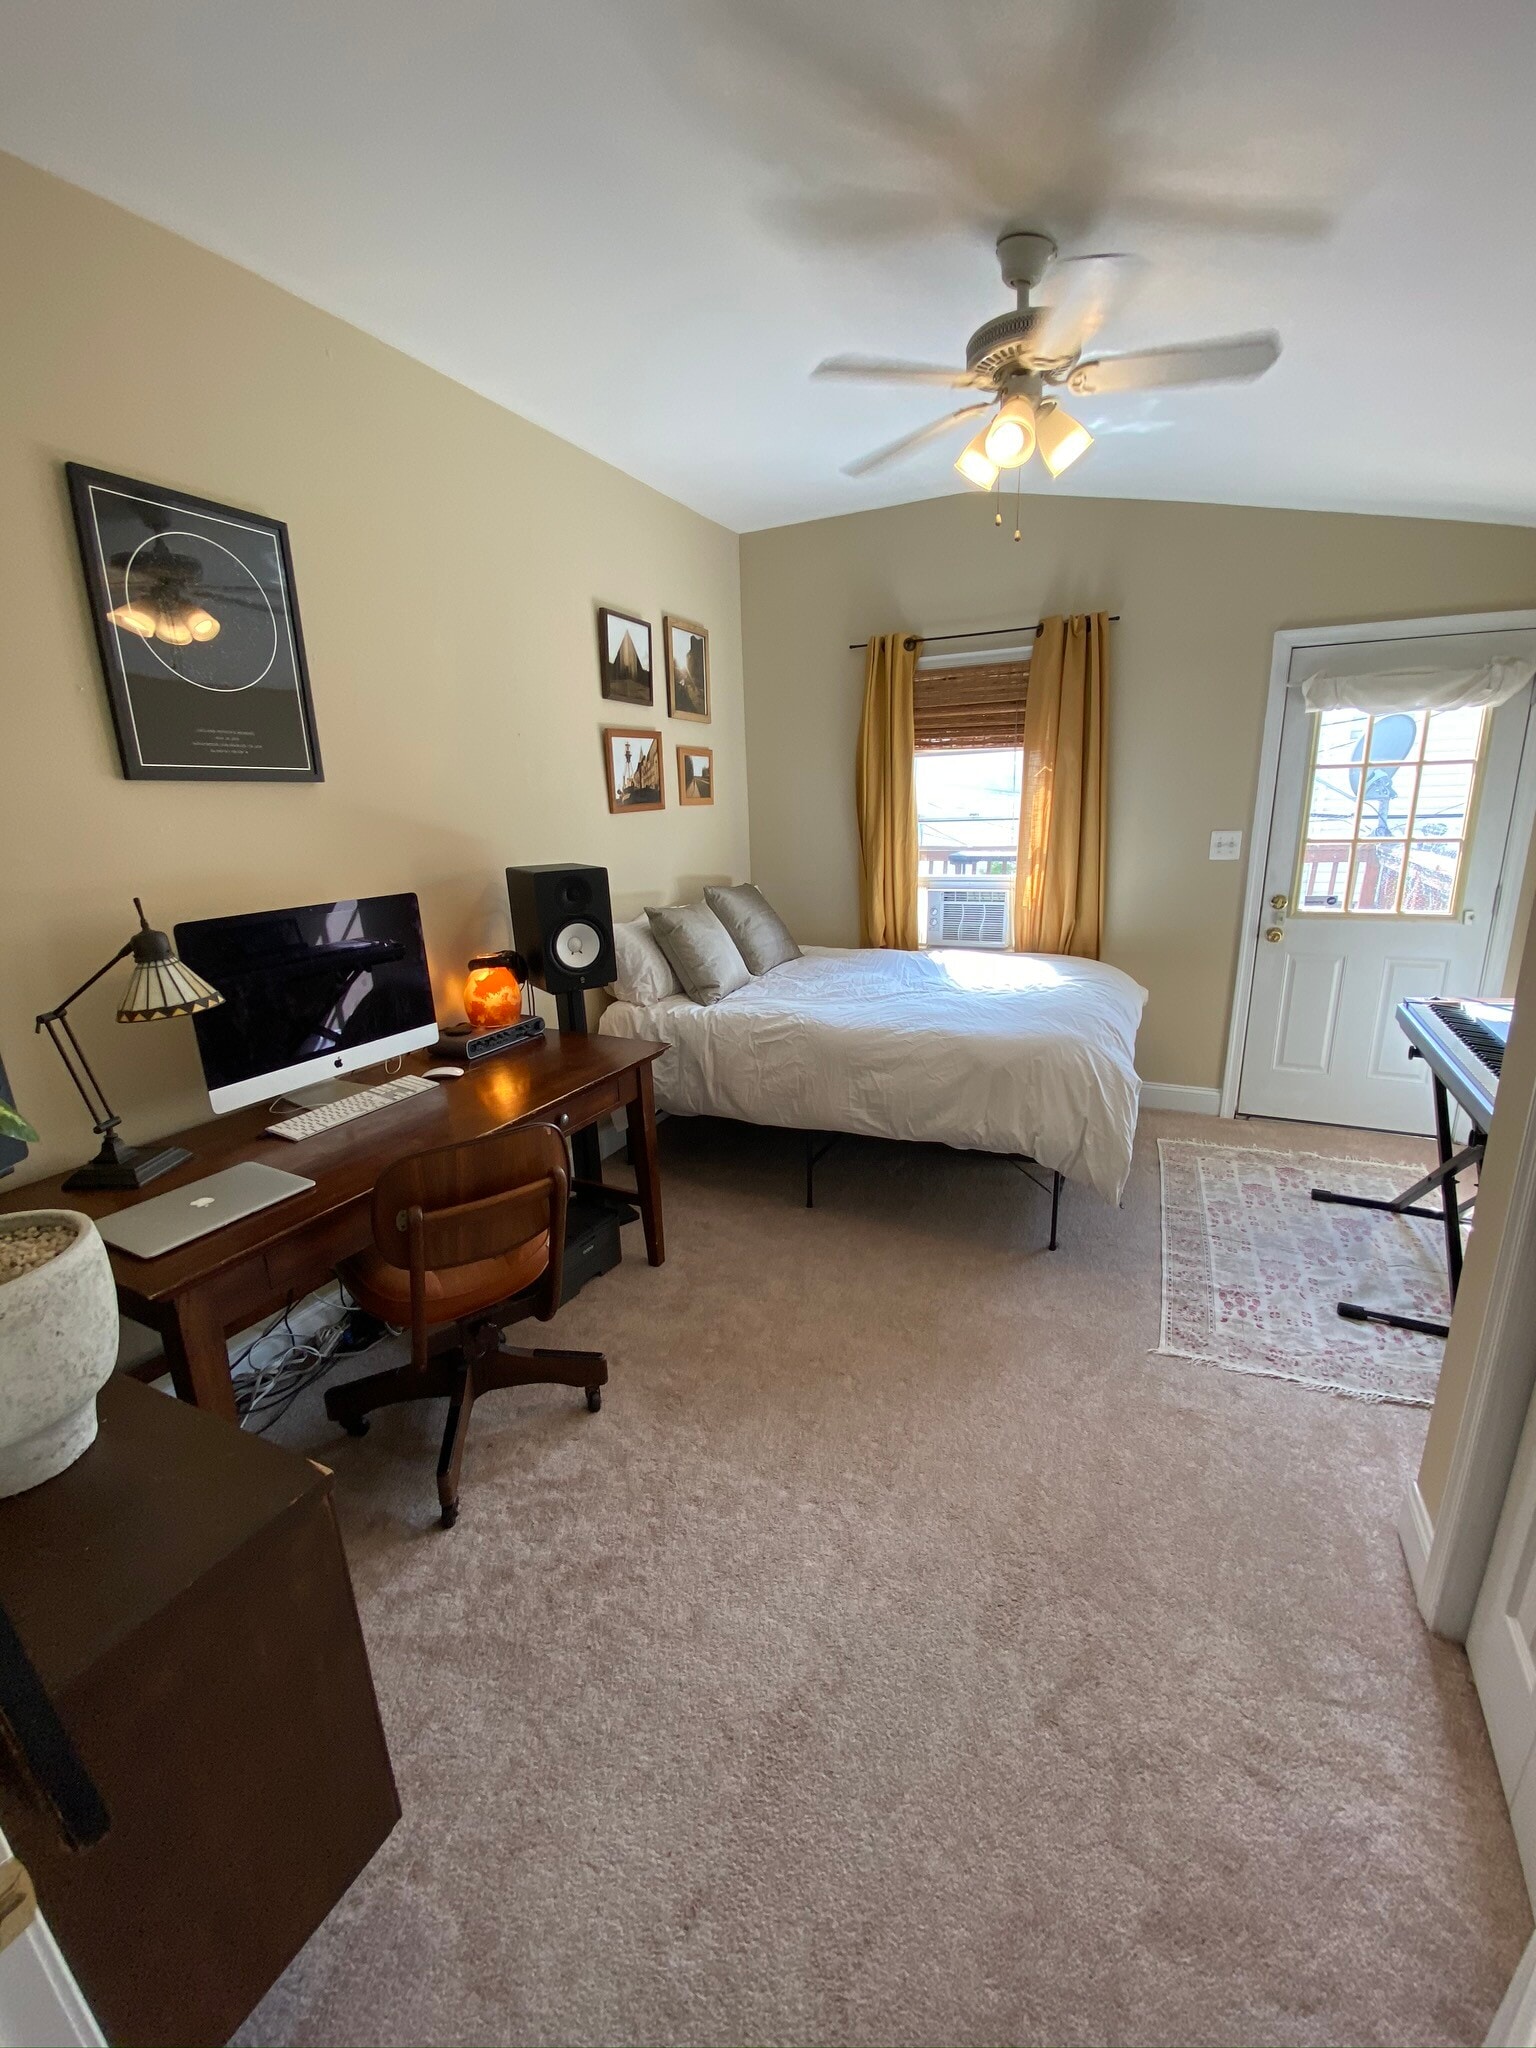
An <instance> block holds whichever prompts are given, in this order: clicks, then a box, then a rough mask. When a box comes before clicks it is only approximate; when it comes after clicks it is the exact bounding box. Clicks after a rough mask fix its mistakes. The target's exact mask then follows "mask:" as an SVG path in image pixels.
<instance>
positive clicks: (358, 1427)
mask: <svg viewBox="0 0 1536 2048" xmlns="http://www.w3.org/2000/svg"><path fill="white" fill-rule="evenodd" d="M341 1426H342V1428H343V1429H344V1430H345V1431H346V1432H347V1435H348V1436H366V1435H367V1434H368V1418H367V1416H366V1415H358V1416H354V1417H353V1419H352V1420H351V1421H350V1422H344V1423H343V1424H342V1425H341Z"/></svg>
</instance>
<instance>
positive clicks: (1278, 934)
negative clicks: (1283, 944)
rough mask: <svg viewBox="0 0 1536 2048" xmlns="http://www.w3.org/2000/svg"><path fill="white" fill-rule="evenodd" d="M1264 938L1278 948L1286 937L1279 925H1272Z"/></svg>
mask: <svg viewBox="0 0 1536 2048" xmlns="http://www.w3.org/2000/svg"><path fill="white" fill-rule="evenodd" d="M1264 936H1265V938H1266V939H1268V941H1269V943H1270V944H1271V945H1272V946H1278V945H1279V943H1280V941H1281V940H1282V939H1283V938H1284V937H1285V933H1284V932H1283V931H1282V930H1281V929H1280V927H1279V925H1277V924H1272V925H1271V926H1270V928H1269V930H1268V931H1267V932H1266V933H1265V934H1264Z"/></svg>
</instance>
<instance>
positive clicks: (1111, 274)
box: [1030, 256, 1139, 363]
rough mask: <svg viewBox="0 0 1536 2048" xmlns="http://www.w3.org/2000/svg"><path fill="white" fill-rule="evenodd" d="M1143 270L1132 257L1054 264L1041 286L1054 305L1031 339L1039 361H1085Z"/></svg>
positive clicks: (1079, 258)
mask: <svg viewBox="0 0 1536 2048" xmlns="http://www.w3.org/2000/svg"><path fill="white" fill-rule="evenodd" d="M1138 268H1139V266H1138V264H1137V262H1136V259H1135V258H1134V257H1133V256H1064V257H1061V258H1059V259H1058V260H1057V261H1056V262H1055V263H1053V264H1052V265H1051V267H1050V269H1049V271H1048V272H1047V273H1046V279H1045V283H1044V285H1043V286H1042V287H1041V289H1042V291H1043V292H1044V293H1046V294H1048V295H1049V303H1048V304H1047V305H1046V306H1045V307H1044V308H1043V310H1042V312H1041V316H1040V322H1039V325H1038V326H1037V327H1036V328H1035V331H1034V333H1033V334H1032V335H1031V336H1030V349H1031V351H1032V353H1033V355H1034V357H1035V360H1036V361H1037V362H1041V363H1066V362H1071V361H1072V360H1073V358H1074V357H1076V356H1080V355H1081V354H1082V352H1083V350H1084V349H1085V348H1086V347H1087V346H1088V344H1089V342H1090V341H1092V339H1093V337H1094V336H1095V335H1096V334H1097V333H1098V331H1099V329H1100V328H1101V327H1102V326H1103V325H1104V322H1105V321H1106V319H1108V317H1109V314H1110V311H1111V309H1112V308H1113V307H1114V306H1115V304H1116V303H1117V302H1118V301H1119V299H1120V297H1121V296H1122V294H1123V293H1124V291H1125V289H1126V286H1127V285H1128V284H1129V283H1130V281H1131V279H1132V277H1133V276H1134V275H1135V273H1136V271H1137V269H1138Z"/></svg>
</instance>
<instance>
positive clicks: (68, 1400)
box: [0, 1209, 117, 1498]
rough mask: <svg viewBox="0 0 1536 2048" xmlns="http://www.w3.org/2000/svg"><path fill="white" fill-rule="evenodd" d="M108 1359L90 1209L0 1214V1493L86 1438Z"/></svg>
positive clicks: (108, 1286)
mask: <svg viewBox="0 0 1536 2048" xmlns="http://www.w3.org/2000/svg"><path fill="white" fill-rule="evenodd" d="M50 1247H53V1249H52V1250H51V1254H50ZM39 1259H41V1263H37V1261H38V1260H39ZM116 1362H117V1289H116V1288H115V1287H114V1285H113V1282H112V1266H111V1262H110V1261H109V1259H108V1258H107V1248H106V1246H105V1245H104V1244H103V1243H102V1241H101V1238H100V1236H99V1235H98V1234H97V1230H96V1226H95V1224H94V1223H93V1222H92V1221H91V1219H90V1217H89V1216H82V1215H80V1214H79V1213H78V1212H77V1211H76V1210H73V1209H29V1210H18V1211H17V1212H16V1213H15V1214H13V1215H8V1216H0V1498H3V1497H5V1496H6V1495H8V1494H13V1493H25V1492H26V1490H27V1488H28V1487H29V1486H41V1485H42V1483H43V1481H44V1480H45V1479H52V1478H53V1477H54V1475H55V1474H56V1473H59V1472H62V1471H63V1470H64V1469H65V1467H66V1466H69V1465H72V1464H73V1463H74V1462H75V1460H76V1458H78V1457H79V1456H80V1454H81V1453H82V1451H85V1450H88V1449H89V1448H90V1446H91V1444H92V1443H94V1442H95V1440H96V1389H97V1388H98V1387H99V1386H100V1385H101V1384H102V1382H103V1381H104V1380H105V1379H106V1378H107V1376H108V1375H109V1374H110V1372H111V1371H112V1368H113V1366H114V1365H115V1364H116Z"/></svg>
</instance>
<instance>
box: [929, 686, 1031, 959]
mask: <svg viewBox="0 0 1536 2048" xmlns="http://www.w3.org/2000/svg"><path fill="white" fill-rule="evenodd" d="M1028 673H1029V671H1028V667H1027V664H1025V663H1023V662H1001V663H999V662H992V663H987V664H985V665H982V664H976V665H974V666H971V667H955V668H951V669H919V670H918V672H917V676H916V679H915V682H914V685H913V719H912V722H913V732H914V738H915V742H916V754H915V757H914V761H913V774H914V779H915V782H916V786H917V845H918V855H917V929H918V943H919V944H920V945H923V946H988V947H996V948H1003V947H1007V946H1011V945H1012V943H1013V885H1014V877H1015V873H1016V870H1017V867H1018V851H1019V791H1020V785H1021V782H1022V777H1023V767H1024V752H1023V740H1024V691H1025V684H1026V681H1027V678H1028Z"/></svg>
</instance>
